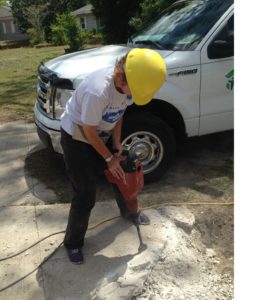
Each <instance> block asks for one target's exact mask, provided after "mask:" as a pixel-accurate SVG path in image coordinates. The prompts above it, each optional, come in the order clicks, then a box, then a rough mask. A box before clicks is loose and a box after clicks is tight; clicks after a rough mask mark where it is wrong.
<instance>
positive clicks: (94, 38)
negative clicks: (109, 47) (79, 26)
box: [86, 29, 103, 44]
mask: <svg viewBox="0 0 263 300" xmlns="http://www.w3.org/2000/svg"><path fill="white" fill-rule="evenodd" d="M86 35H87V43H89V44H101V43H102V42H103V36H102V34H101V33H100V32H97V33H96V30H95V29H90V30H88V31H87V32H86Z"/></svg>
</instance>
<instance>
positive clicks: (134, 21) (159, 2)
mask: <svg viewBox="0 0 263 300" xmlns="http://www.w3.org/2000/svg"><path fill="white" fill-rule="evenodd" d="M174 2H176V1H175V0H144V1H142V3H141V4H140V14H139V15H138V16H135V17H133V18H131V20H130V21H129V25H130V26H131V27H132V28H134V29H135V30H136V31H138V30H141V29H142V28H143V27H145V24H147V23H149V22H150V21H151V20H152V19H154V18H155V17H156V16H157V15H158V14H160V13H161V12H162V11H163V10H164V9H165V8H167V7H168V6H170V5H171V4H172V3H174Z"/></svg>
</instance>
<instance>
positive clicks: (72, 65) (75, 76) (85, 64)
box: [45, 45, 171, 88]
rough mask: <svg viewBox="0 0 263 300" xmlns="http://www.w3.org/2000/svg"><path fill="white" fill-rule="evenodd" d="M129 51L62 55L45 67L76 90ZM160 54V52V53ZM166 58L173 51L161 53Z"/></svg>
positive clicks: (121, 48) (108, 49) (107, 49)
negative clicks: (92, 75) (91, 75)
mask: <svg viewBox="0 0 263 300" xmlns="http://www.w3.org/2000/svg"><path fill="white" fill-rule="evenodd" d="M129 49H131V48H129V47H125V46H116V45H111V46H104V47H100V48H93V49H88V50H83V51H79V52H74V53H71V54H67V55H62V56H59V57H57V58H54V59H52V60H50V61H48V62H46V63H45V66H46V67H47V68H48V69H49V70H51V71H52V72H55V73H56V74H57V75H58V76H59V77H61V78H67V79H70V80H71V81H72V82H73V86H74V88H75V87H76V86H78V84H79V82H80V81H82V80H83V78H84V77H85V76H87V75H88V74H89V73H91V72H92V71H95V70H97V69H99V68H104V67H109V66H113V65H114V64H115V62H116V59H117V57H120V56H122V55H124V54H125V53H126V52H127V51H128V50H129ZM158 52H159V51H158ZM159 53H160V55H161V56H162V57H163V58H164V57H166V56H167V55H169V54H171V51H160V52H159Z"/></svg>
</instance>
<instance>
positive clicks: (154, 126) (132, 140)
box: [122, 113, 176, 183]
mask: <svg viewBox="0 0 263 300" xmlns="http://www.w3.org/2000/svg"><path fill="white" fill-rule="evenodd" d="M122 144H123V146H124V150H128V151H129V152H132V153H133V154H135V156H136V157H137V158H138V159H139V160H140V161H141V163H142V165H143V169H144V180H145V182H146V183H150V182H154V181H156V180H158V179H160V177H161V176H162V175H163V174H164V173H165V172H166V171H167V169H168V168H169V166H170V165H171V162H172V160H173V159H174V157H175V149H176V147H175V137H174V134H173V131H172V129H171V128H170V127H169V126H168V125H167V124H166V123H165V122H164V121H163V120H161V119H160V118H158V117H156V116H155V115H152V114H149V113H134V114H130V115H127V116H125V117H124V121H123V128H122Z"/></svg>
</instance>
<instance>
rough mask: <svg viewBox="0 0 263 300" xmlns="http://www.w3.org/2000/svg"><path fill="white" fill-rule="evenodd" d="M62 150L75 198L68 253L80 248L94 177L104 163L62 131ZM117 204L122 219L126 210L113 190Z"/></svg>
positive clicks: (93, 193)
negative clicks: (69, 250) (70, 250)
mask: <svg viewBox="0 0 263 300" xmlns="http://www.w3.org/2000/svg"><path fill="white" fill-rule="evenodd" d="M61 146H62V149H63V152H64V161H65V166H66V171H67V175H68V177H69V179H70V182H71V184H72V187H73V192H74V196H73V199H72V201H71V207H70V212H69V217H68V225H67V229H66V234H65V238H64V245H65V247H67V248H69V249H74V248H81V247H82V246H83V244H84V237H85V234H86V231H87V228H88V223H89V217H90V213H91V210H92V208H93V207H94V205H95V201H96V179H97V175H98V174H99V173H100V172H102V171H103V170H104V169H105V168H106V163H105V162H104V160H103V158H102V157H101V156H100V155H99V154H98V153H97V152H96V150H95V149H94V148H93V147H92V146H90V145H89V144H86V143H84V142H80V141H76V140H73V139H72V136H71V135H69V134H68V133H67V132H65V131H64V130H63V129H62V128H61ZM114 193H115V197H116V201H117V204H118V206H119V208H120V212H121V215H122V216H124V217H125V216H126V215H128V214H129V213H128V210H127V207H126V204H125V201H124V198H123V197H122V195H121V193H120V192H119V190H118V188H117V187H114Z"/></svg>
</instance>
